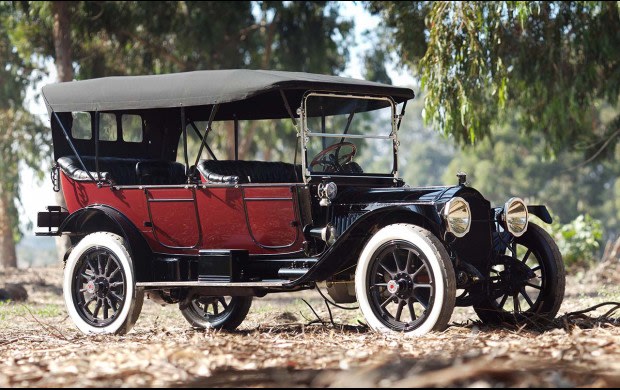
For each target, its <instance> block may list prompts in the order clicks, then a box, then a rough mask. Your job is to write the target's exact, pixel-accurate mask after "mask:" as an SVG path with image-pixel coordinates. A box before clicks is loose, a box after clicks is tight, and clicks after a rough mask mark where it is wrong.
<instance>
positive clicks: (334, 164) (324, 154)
mask: <svg viewBox="0 0 620 390" xmlns="http://www.w3.org/2000/svg"><path fill="white" fill-rule="evenodd" d="M345 146H349V147H350V148H351V151H350V152H349V153H346V154H343V155H342V156H339V155H338V154H339V153H338V152H339V151H340V148H342V147H345ZM331 152H334V153H332V154H330V153H331ZM356 152H357V148H356V147H355V145H354V144H352V143H351V142H338V143H336V144H333V145H330V146H328V147H326V148H325V149H323V150H322V151H320V152H319V153H318V154H317V155H316V156H314V158H313V159H312V162H310V168H312V167H314V166H315V165H322V166H323V172H338V171H340V169H341V167H342V165H343V164H346V163H348V162H350V161H351V160H353V156H355V153H356Z"/></svg>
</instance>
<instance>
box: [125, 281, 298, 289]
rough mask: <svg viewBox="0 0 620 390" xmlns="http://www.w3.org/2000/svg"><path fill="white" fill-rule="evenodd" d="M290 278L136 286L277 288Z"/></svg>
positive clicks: (139, 284)
mask: <svg viewBox="0 0 620 390" xmlns="http://www.w3.org/2000/svg"><path fill="white" fill-rule="evenodd" d="M290 282H291V281H290V280H282V281H275V282H237V283H228V282H199V281H191V282H137V283H136V287H159V288H172V287H250V288H251V287H263V288H277V287H284V285H285V284H289V283H290Z"/></svg>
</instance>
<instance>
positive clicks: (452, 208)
mask: <svg viewBox="0 0 620 390" xmlns="http://www.w3.org/2000/svg"><path fill="white" fill-rule="evenodd" d="M443 218H444V220H445V221H446V229H447V230H448V231H449V232H450V233H452V234H454V235H455V236H456V237H463V236H464V235H466V234H467V233H468V232H469V228H470V226H471V211H470V210H469V203H467V201H466V200H465V199H463V198H458V197H457V198H452V199H450V200H449V201H448V203H446V205H445V206H444V208H443Z"/></svg>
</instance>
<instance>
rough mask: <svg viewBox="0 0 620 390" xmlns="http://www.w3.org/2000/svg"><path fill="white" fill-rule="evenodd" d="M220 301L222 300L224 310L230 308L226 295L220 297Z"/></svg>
mask: <svg viewBox="0 0 620 390" xmlns="http://www.w3.org/2000/svg"><path fill="white" fill-rule="evenodd" d="M218 301H220V303H221V304H222V306H223V307H224V310H226V309H228V304H227V303H226V298H224V297H220V298H219V299H218Z"/></svg>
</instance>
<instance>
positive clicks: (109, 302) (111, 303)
mask: <svg viewBox="0 0 620 390" xmlns="http://www.w3.org/2000/svg"><path fill="white" fill-rule="evenodd" d="M106 300H107V302H108V305H109V306H110V308H112V310H114V314H116V312H117V311H118V306H115V305H114V302H113V301H112V300H111V299H110V297H106Z"/></svg>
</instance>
